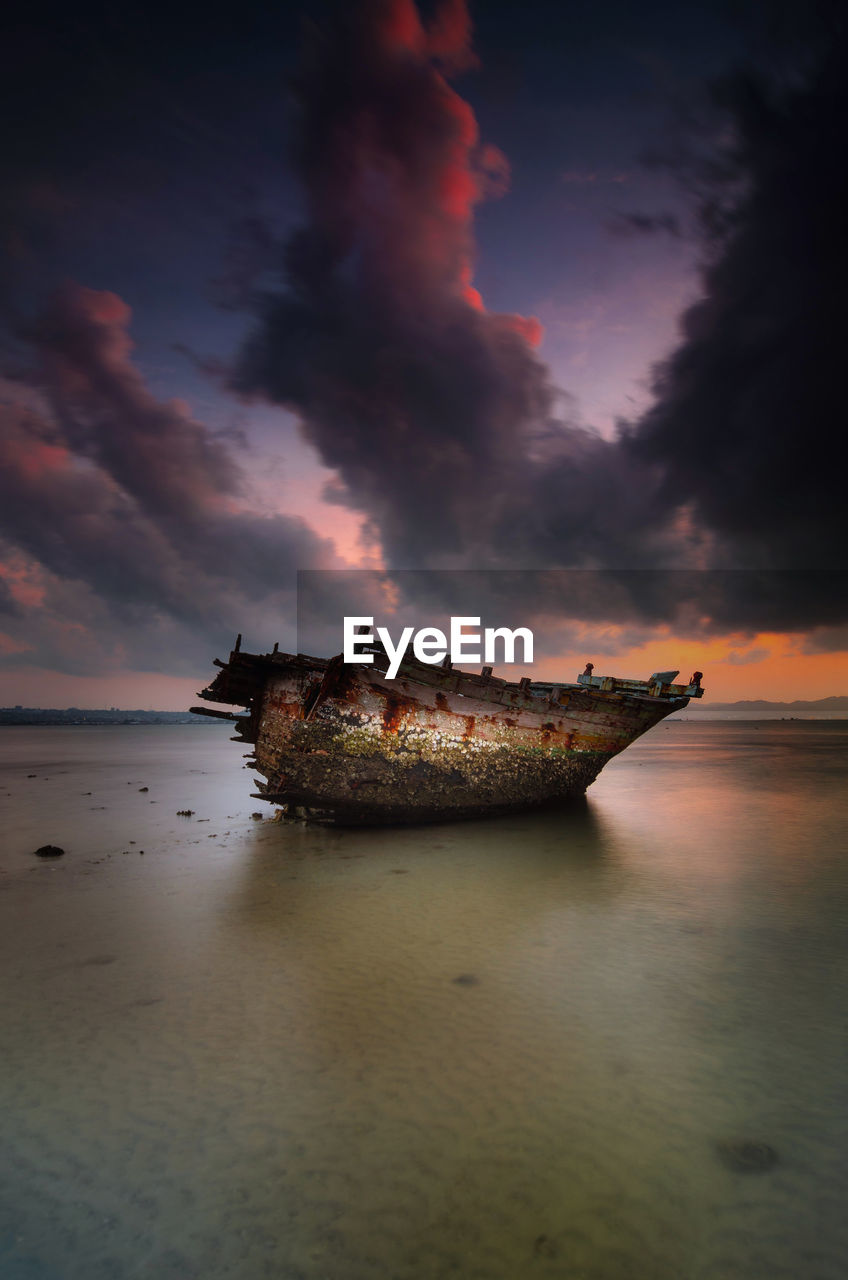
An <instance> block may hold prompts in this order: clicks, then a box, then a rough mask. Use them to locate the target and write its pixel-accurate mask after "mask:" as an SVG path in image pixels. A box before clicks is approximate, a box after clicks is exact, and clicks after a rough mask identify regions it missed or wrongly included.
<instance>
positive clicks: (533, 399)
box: [237, 0, 651, 565]
mask: <svg viewBox="0 0 848 1280" xmlns="http://www.w3.org/2000/svg"><path fill="white" fill-rule="evenodd" d="M467 39H468V27H467V13H466V10H465V7H464V5H462V4H452V5H449V6H446V7H445V8H444V9H443V10H442V11H441V12H440V14H438V15H437V17H436V19H435V25H434V26H432V27H430V28H425V27H424V26H422V24H421V22H420V19H419V16H418V13H417V10H416V9H415V6H414V5H413V4H412V3H411V0H370V2H369V0H366V3H364V4H361V5H356V6H350V7H348V8H345V9H344V10H343V11H342V12H341V13H340V15H339V18H338V21H337V22H336V23H335V25H333V26H330V27H326V28H318V29H317V30H316V31H315V32H314V33H313V38H312V42H311V45H310V48H309V51H308V56H307V58H306V59H305V65H304V69H303V72H302V74H301V77H300V80H299V84H298V89H299V101H300V117H299V129H298V142H297V146H296V149H295V156H296V163H297V166H298V170H299V172H300V175H301V178H302V181H303V185H304V188H305V191H306V204H307V208H308V221H307V222H306V224H305V225H304V226H302V227H301V228H300V230H298V231H297V232H296V233H295V234H294V235H293V236H292V237H291V239H290V240H289V243H288V245H287V249H286V255H285V258H286V262H285V283H284V287H283V289H282V290H281V291H280V292H278V293H274V294H272V295H270V296H268V297H267V298H266V300H265V302H264V305H263V307H262V319H261V323H260V324H259V326H258V327H257V328H256V330H255V331H254V333H253V334H252V336H251V337H250V339H249V341H248V342H247V344H246V346H245V348H244V350H243V352H242V356H241V361H240V367H239V370H238V375H237V386H238V388H239V389H240V390H241V391H243V392H253V393H257V392H258V393H261V394H263V395H265V396H267V397H268V398H270V399H272V400H274V401H276V402H277V403H280V404H283V405H285V406H287V407H289V408H292V409H294V410H295V411H297V412H298V413H299V414H300V416H301V419H302V422H303V428H304V431H305V433H306V435H307V437H308V438H309V440H310V441H312V443H313V444H314V445H315V446H316V447H317V448H318V450H319V452H320V454H321V457H322V460H323V461H324V462H325V463H326V464H327V465H328V466H330V467H332V468H334V469H336V470H337V471H338V473H339V475H340V477H341V482H342V485H343V486H344V487H345V489H346V490H347V494H348V500H349V501H350V503H351V504H352V505H354V506H356V507H359V508H360V509H363V510H365V511H366V512H367V513H368V514H369V515H370V516H371V518H372V519H373V520H374V521H375V522H376V524H377V526H378V528H379V531H380V535H381V538H382V541H383V545H384V547H385V549H386V551H387V553H388V555H389V556H390V558H391V560H392V561H393V562H394V563H399V564H421V563H425V564H426V563H430V564H449V565H450V564H454V563H458V564H463V563H477V564H479V563H481V562H483V563H485V562H489V563H500V562H506V563H509V562H512V563H516V562H521V561H527V562H529V563H530V564H536V563H539V562H540V561H549V560H550V559H551V557H552V556H554V557H555V559H556V562H559V563H563V562H568V561H570V560H576V561H577V562H582V561H584V560H588V561H589V562H592V561H593V560H595V559H600V558H601V557H602V556H604V555H605V554H607V555H608V554H612V553H616V554H618V555H628V556H630V555H634V554H635V555H637V556H638V555H639V554H640V551H639V550H638V549H636V548H635V547H634V546H633V544H632V542H631V543H630V544H629V545H628V546H625V545H624V544H623V543H622V539H621V532H622V526H623V525H626V526H627V528H628V529H629V528H630V527H632V525H633V523H634V521H635V520H637V518H638V519H639V520H640V521H641V523H642V525H643V527H644V526H646V525H647V524H648V523H649V515H648V510H647V506H648V503H647V499H648V496H649V492H650V485H651V477H650V471H649V468H647V467H643V466H640V465H639V464H638V463H636V462H634V461H632V460H631V461H628V462H627V466H626V469H625V468H624V467H623V465H621V464H623V462H624V459H621V460H619V456H618V454H617V452H616V450H615V448H614V447H613V446H611V445H609V444H608V443H606V442H605V441H603V440H602V439H601V438H600V437H599V436H597V435H595V434H593V433H591V432H588V431H586V430H583V429H580V428H578V427H577V426H575V425H573V424H569V423H567V422H562V421H560V420H558V419H557V416H556V410H557V407H558V406H557V395H556V391H555V388H554V387H553V386H552V384H551V382H550V379H549V375H548V370H547V368H546V366H545V365H544V364H543V363H542V362H541V361H540V360H539V358H538V356H537V355H536V353H535V349H534V348H535V344H536V343H537V342H538V340H539V337H540V336H541V328H540V326H539V325H538V322H536V321H534V320H531V319H525V318H522V317H519V316H511V315H497V314H490V313H487V312H486V311H485V310H484V309H483V305H482V301H481V299H480V297H479V294H477V292H476V290H474V288H473V286H472V284H471V276H472V266H473V253H474V245H473V240H472V232H471V222H472V215H473V210H474V206H475V204H476V203H477V202H478V201H479V200H481V199H482V198H484V197H485V196H486V195H488V194H491V193H493V192H494V193H497V192H502V191H503V189H504V186H505V182H506V173H507V170H506V165H505V160H504V158H503V157H502V156H501V155H500V154H499V153H498V152H497V151H496V150H495V149H494V148H492V147H490V146H484V145H482V144H481V142H480V140H479V138H478V134H477V126H476V122H475V119H474V116H473V113H472V112H471V109H470V107H469V106H468V104H467V103H465V102H464V101H463V100H462V99H461V98H460V97H459V96H458V95H457V94H456V93H455V92H454V90H453V89H452V88H451V87H450V85H449V84H448V82H447V79H446V70H447V69H449V68H450V67H451V66H452V65H454V64H455V63H456V62H457V61H460V62H462V61H464V60H465V59H466V58H467Z"/></svg>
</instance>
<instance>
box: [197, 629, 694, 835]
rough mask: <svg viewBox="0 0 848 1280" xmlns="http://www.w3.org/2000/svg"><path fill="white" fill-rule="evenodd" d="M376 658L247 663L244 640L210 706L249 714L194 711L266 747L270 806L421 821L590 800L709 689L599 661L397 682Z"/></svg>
mask: <svg viewBox="0 0 848 1280" xmlns="http://www.w3.org/2000/svg"><path fill="white" fill-rule="evenodd" d="M371 651H372V652H373V654H374V661H373V664H372V665H370V666H362V665H351V664H347V663H345V662H343V661H342V656H341V655H339V656H337V657H334V658H329V659H325V658H313V657H309V656H307V655H306V654H302V653H298V654H290V653H280V652H278V650H277V647H276V646H275V647H274V650H273V651H272V652H271V653H264V654H255V653H245V652H243V651H242V649H241V636H239V637H238V640H237V641H236V646H235V648H234V649H233V651H232V653H231V654H230V656H229V659H228V661H227V662H222V661H220V660H219V659H216V660H215V663H216V665H217V666H218V667H220V670H219V672H218V674H217V676H216V677H215V679H214V680H213V681H212V683H211V684H210V685H209V686H208V687H207V688H206V689H203V690H202V691H201V693H200V694H199V695H198V696H199V697H201V698H203V699H205V700H206V701H209V702H215V703H219V704H220V703H224V704H227V705H230V706H235V707H240V708H242V712H241V714H238V713H235V712H231V711H220V710H217V709H213V708H210V707H193V708H192V710H193V711H194V712H196V713H197V714H200V715H207V716H213V717H216V718H218V719H223V720H230V721H232V723H233V725H234V726H235V729H236V737H235V739H234V741H238V742H243V743H247V744H250V745H252V747H253V751H252V752H251V753H250V755H249V760H250V763H251V765H252V767H254V768H255V770H256V772H257V773H259V774H261V775H262V779H263V781H260V782H259V783H258V787H259V790H258V792H257V793H254V794H255V795H256V798H257V799H262V800H266V801H268V802H270V803H271V804H274V805H278V806H281V807H282V809H283V811H284V813H286V814H288V815H291V816H300V817H309V818H313V819H316V820H319V821H331V822H337V823H342V824H376V823H409V822H433V821H445V820H450V819H454V818H469V817H479V816H483V815H486V814H498V813H508V812H511V811H516V810H520V809H527V808H533V807H538V806H541V805H550V804H556V803H559V802H562V801H567V800H570V799H574V798H576V797H579V796H582V795H584V793H585V791H586V788H587V787H588V786H589V785H590V784H591V783H592V782H594V780H595V779H596V778H597V776H598V774H599V773H600V771H601V769H603V767H604V765H605V764H606V763H607V762H608V761H609V760H611V759H612V758H613V756H616V755H618V754H619V752H621V751H623V750H624V748H625V747H627V746H629V744H630V743H631V742H633V741H634V739H635V738H638V737H639V736H640V734H643V733H644V732H645V731H646V730H647V729H650V728H651V727H652V726H653V725H655V724H657V723H659V721H660V720H663V719H664V718H665V717H666V716H668V715H670V714H671V713H672V712H673V711H678V710H680V709H681V708H682V707H685V706H686V705H687V703H688V702H689V700H690V698H700V697H701V696H702V693H703V690H702V688H701V672H699V671H696V672H695V674H694V676H693V677H692V679H691V680H690V682H689V683H688V684H687V685H683V684H675V683H674V681H675V679H676V677H677V675H678V672H677V671H660V672H656V673H654V674H653V675H652V676H650V677H649V679H648V680H622V679H617V678H615V677H613V676H596V675H594V674H593V671H594V668H593V666H592V664H591V663H588V664H587V666H586V670H585V671H584V673H583V674H582V675H580V676H578V677H577V680H576V681H575V682H573V683H567V682H562V683H557V684H550V683H543V682H538V681H532V680H530V679H529V678H524V679H522V680H518V681H515V682H511V681H508V680H503V679H500V678H499V677H497V676H495V675H493V673H492V668H491V667H484V668H483V670H482V672H480V673H479V674H478V673H476V672H470V671H464V670H460V669H458V668H453V667H452V666H451V665H450V662H449V661H447V660H446V661H445V662H444V663H443V664H442V665H440V666H433V665H430V664H425V663H423V662H420V661H418V659H416V658H414V657H411V656H409V657H406V658H404V661H403V663H402V664H401V667H400V670H399V672H398V675H397V678H396V679H393V680H390V679H388V678H387V676H386V671H387V669H388V658H387V656H386V654H385V651H384V650H382V648H381V647H380V646H372V648H371ZM245 713H246V714H245Z"/></svg>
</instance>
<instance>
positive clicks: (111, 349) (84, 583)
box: [0, 285, 334, 669]
mask: <svg viewBox="0 0 848 1280" xmlns="http://www.w3.org/2000/svg"><path fill="white" fill-rule="evenodd" d="M129 322H130V310H129V308H128V307H127V306H126V304H125V303H124V302H123V301H122V300H121V299H120V298H118V297H117V296H116V295H115V294H113V293H105V292H95V291H93V290H90V289H84V288H81V287H80V286H77V285H68V286H66V287H65V288H64V289H63V290H62V291H61V292H60V293H59V294H57V295H56V296H55V297H54V298H53V299H52V300H51V302H50V304H49V305H48V307H47V308H46V310H45V311H44V313H43V315H42V316H41V317H40V318H39V319H38V320H37V321H36V322H35V323H33V324H32V325H31V326H30V327H29V330H28V333H27V337H28V340H29V343H30V345H31V348H32V350H33V353H34V357H35V362H34V364H33V367H32V369H31V371H30V376H29V379H28V383H27V384H23V383H21V384H18V385H14V384H6V388H5V396H4V397H3V402H2V403H0V549H2V544H3V543H5V544H6V546H7V547H8V548H9V549H10V552H11V554H12V555H13V556H14V555H23V556H24V557H25V560H26V562H27V563H28V564H30V565H31V566H34V567H35V570H34V571H38V569H39V567H40V571H41V584H42V585H41V597H40V599H38V600H35V601H32V600H30V601H26V600H22V598H21V596H20V593H19V592H18V593H17V594H16V593H15V592H14V591H11V598H12V600H13V601H14V602H15V603H16V605H17V606H18V609H19V611H20V610H21V609H22V608H23V607H24V606H28V608H27V609H25V612H27V613H28V616H27V618H26V620H25V624H24V631H25V634H26V635H27V636H29V635H35V636H40V639H39V644H40V645H41V647H42V649H44V647H45V646H47V647H48V648H50V653H51V661H52V662H53V663H57V664H59V665H61V664H62V662H63V661H65V662H72V663H73V665H74V667H75V669H80V664H81V663H84V662H85V661H86V653H88V658H89V660H92V661H95V662H96V663H102V662H104V661H108V658H107V657H106V656H105V654H108V652H109V651H110V646H111V645H112V644H113V643H114V644H118V643H120V646H121V647H122V650H123V651H124V652H127V651H133V653H134V661H135V662H136V664H138V663H141V664H142V665H144V663H145V661H148V662H149V661H154V662H158V661H160V660H161V653H160V652H159V645H157V643H156V641H155V639H152V637H154V636H155V634H156V633H157V632H158V633H159V634H160V637H161V635H162V634H169V635H171V637H172V639H173V636H174V634H175V628H176V634H178V635H179V638H180V643H181V644H182V645H183V646H184V647H188V646H193V647H194V646H197V647H199V646H201V645H202V647H203V649H204V650H205V649H206V648H207V647H208V645H209V643H212V642H214V643H217V644H224V643H226V640H227V639H228V638H230V632H232V631H234V630H240V629H244V628H245V627H246V625H247V619H248V618H250V617H253V618H257V617H262V618H263V619H265V620H266V624H267V625H273V626H275V627H278V626H279V625H280V622H281V614H283V613H284V612H287V613H290V612H291V610H292V606H293V590H294V570H295V569H297V568H301V567H304V566H309V565H313V566H320V565H328V564H332V563H333V562H334V560H333V553H332V550H331V545H330V544H329V543H327V542H325V541H324V540H323V539H321V538H319V537H318V536H317V535H316V534H315V533H314V532H313V531H312V530H311V529H309V527H308V526H307V525H305V524H304V523H303V521H301V520H299V519H296V518H294V517H289V516H284V515H268V516H262V515H257V514H255V513H253V512H252V511H251V510H250V509H249V506H248V497H247V495H246V493H245V491H244V490H245V486H244V478H243V475H242V472H241V469H240V467H239V465H238V463H237V461H236V460H235V458H234V456H233V454H232V452H231V451H230V450H229V449H228V448H227V446H226V445H225V444H224V443H223V442H222V441H220V440H217V439H215V438H214V437H213V436H212V434H211V433H210V432H209V430H208V429H207V428H206V427H205V426H204V425H203V424H202V423H200V422H198V421H197V420H196V419H194V418H193V417H192V416H191V414H190V412H189V411H188V409H187V408H186V407H185V406H184V405H182V404H180V403H178V402H175V401H171V402H162V401H159V400H157V399H156V397H155V396H153V394H152V393H151V392H150V391H149V389H148V388H147V386H146V384H145V382H144V380H143V378H142V377H141V375H140V374H139V372H138V370H137V369H136V368H135V366H134V365H133V363H132V359H131V351H132V341H131V338H130V334H129ZM64 583H68V584H73V585H74V591H73V592H72V593H71V594H70V596H69V595H68V594H67V593H66V592H65V590H64V587H63V585H62V584H64ZM74 602H75V603H74ZM69 609H70V612H67V611H68V610H69ZM45 619H49V626H47V627H42V626H41V623H43V622H44V620H45ZM274 619H276V621H273V620H274ZM95 620H96V624H97V628H98V630H99V634H98V635H97V636H95V635H94V626H93V624H94V621H95ZM89 621H90V622H91V625H87V624H88V622H89ZM64 622H68V623H72V624H73V646H70V640H69V636H70V633H69V632H68V633H67V634H66V635H65V637H64V640H63V634H62V632H63V626H64ZM48 632H49V636H48ZM66 632H67V629H66ZM80 633H82V638H81V635H80ZM198 635H202V636H203V637H204V638H203V639H202V640H201V639H199V638H198ZM86 637H87V640H86ZM119 638H120V639H119ZM66 642H67V643H66ZM86 642H87V643H88V646H89V647H88V650H86V647H85V646H86ZM51 646H52V648H51ZM69 646H70V647H69ZM71 650H72V651H73V655H72V656H71ZM104 650H105V654H104ZM63 654H64V658H63ZM173 656H174V655H173V654H172V655H171V661H173Z"/></svg>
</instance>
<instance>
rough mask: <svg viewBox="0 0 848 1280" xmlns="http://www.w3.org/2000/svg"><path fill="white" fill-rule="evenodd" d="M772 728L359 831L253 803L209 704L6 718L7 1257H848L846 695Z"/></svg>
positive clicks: (139, 1263) (352, 1265)
mask: <svg viewBox="0 0 848 1280" xmlns="http://www.w3.org/2000/svg"><path fill="white" fill-rule="evenodd" d="M793 728H794V732H790V726H786V727H785V728H783V729H779V728H777V727H772V728H770V729H768V730H767V731H766V730H763V731H757V732H756V734H755V733H754V731H753V730H751V729H750V727H748V728H747V729H746V727H744V726H742V727H740V726H738V725H731V726H710V725H697V726H693V725H679V724H666V725H664V726H658V728H657V729H656V730H654V731H652V732H651V733H650V734H649V735H647V736H646V737H645V739H643V740H642V741H641V742H640V743H637V744H635V745H634V746H633V747H632V748H630V749H629V750H628V751H627V752H626V753H625V754H624V755H623V756H622V757H621V758H620V759H619V760H618V761H616V762H614V764H613V765H611V766H609V768H608V769H607V770H606V771H605V772H604V774H602V775H601V779H600V780H599V782H598V783H597V784H596V785H595V786H594V787H593V788H592V790H591V792H590V800H589V803H588V804H587V805H586V806H585V807H581V806H578V807H577V808H575V809H573V810H571V811H570V812H568V813H564V814H544V815H542V814H540V815H528V816H526V817H513V818H509V819H502V820H499V821H491V822H477V823H469V824H463V825H456V826H443V827H428V828H422V829H407V830H399V831H391V830H389V831H375V832H369V831H362V830H352V831H339V830H331V829H316V828H311V827H307V826H304V825H302V824H287V823H286V824H277V823H272V822H268V821H257V820H254V819H252V818H251V817H250V813H251V811H252V810H254V809H255V808H257V805H256V802H255V801H252V800H251V799H250V796H249V793H250V790H251V787H250V776H249V775H248V774H247V773H244V772H242V771H241V770H240V769H239V764H240V760H239V751H238V747H237V746H236V745H235V744H233V743H230V742H229V741H227V735H226V730H223V731H221V730H220V729H219V728H218V727H217V726H212V727H206V726H200V727H196V726H186V727H181V726H169V727H165V728H150V727H139V728H104V729H75V728H68V729H54V730H48V729H31V730H28V729H17V728H16V729H10V730H6V731H3V732H2V734H0V759H2V760H3V762H4V765H5V768H4V774H3V777H4V779H5V781H6V785H5V786H3V787H2V788H0V799H2V800H3V802H4V806H5V809H6V818H5V820H4V826H5V843H6V852H5V854H4V857H3V863H2V867H3V870H2V874H0V956H1V957H2V970H0V971H1V972H2V975H3V976H2V985H0V1001H1V1002H2V1022H0V1026H2V1032H1V1033H0V1034H2V1059H0V1104H2V1112H3V1135H4V1136H3V1146H2V1153H0V1275H2V1277H3V1280H125V1278H128V1277H146V1276H156V1277H162V1280H189V1278H193V1277H198V1278H200V1277H204V1280H205V1278H208V1277H219V1276H220V1277H225V1276H226V1277H244V1278H245V1280H254V1278H256V1280H258V1278H259V1277H275V1278H276V1280H325V1278H326V1280H372V1278H373V1280H384V1278H386V1277H390V1278H395V1280H431V1278H432V1280H436V1278H441V1277H451V1276H456V1277H461V1278H463V1280H465V1278H467V1280H523V1278H524V1277H535V1276H538V1277H561V1278H562V1280H629V1278H630V1277H632V1278H633V1280H681V1277H689V1278H691V1280H760V1277H762V1278H763V1280H764V1278H765V1277H769V1280H774V1278H775V1277H787V1280H788V1278H789V1277H791V1278H792V1280H802V1278H803V1280H837V1278H838V1280H841V1278H842V1277H843V1276H844V1272H845V1259H846V1258H848V1221H846V1215H845V1213H844V1204H845V1199H846V1191H848V1156H847V1155H846V1152H848V1142H846V1137H848V1135H847V1134H846V1128H848V1110H846V1106H845V1103H846V1097H845V1091H844V1080H843V1068H844V1062H845V1061H846V1060H848V1058H846V1048H848V1045H846V1018H845V998H844V991H845V989H846V987H845V979H846V977H848V972H846V971H847V970H848V963H846V946H845V928H844V926H845V922H846V917H847V916H848V913H847V912H846V907H848V863H846V860H845V857H844V854H845V852H846V851H845V848H844V844H845V834H844V833H845V831H846V829H848V823H846V817H848V812H846V808H847V807H848V804H847V803H846V798H845V797H846V792H847V791H848V789H846V788H845V780H846V779H845V750H844V748H845V745H846V742H848V726H842V728H841V729H840V728H839V726H836V727H834V726H825V727H822V726H819V727H818V728H817V729H816V730H815V731H813V730H809V729H804V728H803V727H793ZM746 734H747V737H746V736H745V735H746ZM29 774H35V775H36V776H35V777H28V776H27V775H29ZM142 787H148V788H149V790H148V791H146V792H143V791H141V790H140V788H142ZM89 791H90V792H91V793H92V794H91V795H90V796H89V795H87V794H86V793H87V792H89ZM6 793H8V794H6ZM183 808H190V809H193V810H194V813H193V814H192V815H191V816H190V817H188V818H178V817H177V816H176V815H177V810H179V809H183ZM48 842H50V843H56V844H59V845H62V846H64V847H65V848H66V850H67V852H66V854H65V856H64V858H62V859H59V860H57V861H50V862H48V861H43V862H42V861H40V860H38V859H36V858H35V857H34V856H33V853H32V850H34V849H35V848H36V847H37V846H38V845H40V844H44V843H48ZM142 849H143V850H144V854H143V855H142V854H141V850H142ZM735 1140H740V1141H744V1140H749V1141H751V1142H758V1143H764V1144H768V1145H769V1146H770V1147H771V1148H772V1149H773V1150H774V1152H775V1153H776V1155H777V1160H776V1162H775V1163H774V1165H773V1167H769V1168H768V1169H764V1170H762V1171H759V1172H756V1171H755V1172H751V1171H748V1172H740V1171H739V1170H738V1169H734V1168H733V1167H732V1164H728V1162H727V1160H726V1159H723V1158H722V1148H721V1144H722V1143H727V1142H731V1141H735Z"/></svg>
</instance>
